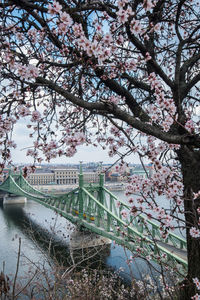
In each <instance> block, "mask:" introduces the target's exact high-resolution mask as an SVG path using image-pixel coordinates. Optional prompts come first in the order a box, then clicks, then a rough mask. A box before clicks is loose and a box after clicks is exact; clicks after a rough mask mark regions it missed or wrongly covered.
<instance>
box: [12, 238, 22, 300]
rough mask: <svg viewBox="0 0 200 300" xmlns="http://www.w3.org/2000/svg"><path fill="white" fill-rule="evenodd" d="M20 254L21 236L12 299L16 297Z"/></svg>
mask: <svg viewBox="0 0 200 300" xmlns="http://www.w3.org/2000/svg"><path fill="white" fill-rule="evenodd" d="M20 254H21V238H19V248H18V255H17V267H16V272H15V277H14V283H13V290H12V299H13V300H14V299H15V286H16V281H17V275H18V271H19V261H20Z"/></svg>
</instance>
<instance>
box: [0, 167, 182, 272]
mask: <svg viewBox="0 0 200 300" xmlns="http://www.w3.org/2000/svg"><path fill="white" fill-rule="evenodd" d="M0 190H1V191H4V192H7V193H10V194H14V195H17V196H25V197H27V198H29V199H32V200H34V201H37V202H38V203H40V204H42V205H44V206H46V207H47V208H50V209H52V210H54V211H55V212H57V213H58V214H60V215H61V216H63V217H65V218H66V219H67V220H69V221H71V222H72V223H73V224H76V225H79V226H83V227H85V228H86V229H88V230H90V231H92V232H94V233H97V234H99V235H101V236H103V237H107V238H109V239H111V240H113V241H115V242H116V243H117V244H120V245H122V246H125V247H126V248H128V249H129V250H130V251H132V252H133V253H135V254H136V256H141V257H142V256H143V257H147V256H148V257H150V258H151V259H152V260H155V261H157V262H159V263H161V262H162V263H163V264H166V265H167V266H170V267H172V268H173V270H175V271H177V272H179V273H180V274H182V275H184V274H185V273H186V269H187V258H186V256H187V249H186V247H187V245H186V241H185V240H184V239H183V238H181V237H179V236H178V235H175V234H174V233H173V232H169V234H168V236H167V238H166V239H164V238H163V237H162V235H161V232H160V228H159V225H157V224H155V223H154V222H152V221H151V220H148V219H147V218H146V217H145V216H143V215H138V216H133V215H132V214H131V210H130V206H129V205H128V204H127V203H125V202H123V201H121V200H120V199H117V197H116V196H115V195H114V194H113V193H111V192H110V191H109V190H107V189H106V188H105V187H104V178H103V174H100V181H99V185H88V186H87V185H84V183H83V174H82V172H80V175H79V187H77V188H76V189H74V190H72V191H70V192H68V193H66V194H63V195H59V196H58V195H50V194H46V193H43V192H41V191H38V190H37V189H35V188H34V187H32V186H31V185H30V184H29V183H28V181H27V180H26V179H25V178H24V177H23V176H22V174H21V173H20V174H15V173H11V172H10V174H9V176H8V177H7V178H6V179H5V181H4V182H3V183H2V184H1V185H0ZM122 211H125V212H126V215H127V217H126V218H123V215H122Z"/></svg>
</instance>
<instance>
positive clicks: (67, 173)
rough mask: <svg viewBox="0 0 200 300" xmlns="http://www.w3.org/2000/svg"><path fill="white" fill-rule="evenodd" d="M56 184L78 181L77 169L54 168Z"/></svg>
mask: <svg viewBox="0 0 200 300" xmlns="http://www.w3.org/2000/svg"><path fill="white" fill-rule="evenodd" d="M53 171H54V176H55V183H56V184H76V183H78V170H76V169H55V170H53Z"/></svg>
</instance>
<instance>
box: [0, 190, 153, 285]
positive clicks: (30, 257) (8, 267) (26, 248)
mask: <svg viewBox="0 0 200 300" xmlns="http://www.w3.org/2000/svg"><path fill="white" fill-rule="evenodd" d="M114 193H115V195H116V196H117V197H120V198H121V199H122V200H123V199H125V196H124V193H123V192H119V191H118V192H114ZM72 229H73V224H71V223H70V222H68V221H67V220H66V219H65V218H63V217H61V216H59V215H57V214H56V213H55V212H54V211H52V210H50V209H48V208H46V207H44V206H42V205H40V204H39V203H37V202H34V201H32V200H28V201H27V203H25V204H13V205H12V204H10V205H4V206H3V205H1V206H0V271H1V270H3V266H4V271H5V273H6V274H8V275H9V276H11V277H12V275H13V274H14V273H15V271H16V266H17V257H18V247H19V238H21V257H20V266H19V274H18V277H19V278H20V276H21V277H22V278H25V277H26V273H27V272H28V270H29V268H30V267H31V268H32V266H38V265H40V266H41V265H42V266H45V264H46V265H47V268H48V264H49V263H53V258H52V257H53V256H54V255H55V254H56V252H59V253H61V252H62V255H63V256H64V257H65V260H66V261H67V259H68V258H70V253H69V247H68V245H69V238H70V232H71V230H72ZM49 241H51V249H54V252H53V251H49V248H48V245H49ZM130 255H131V253H130V252H129V251H126V254H125V252H124V249H123V247H121V246H118V245H116V244H114V243H112V244H111V245H110V249H109V251H106V250H105V251H104V255H103V263H104V265H105V268H108V269H110V268H111V269H112V270H118V271H119V272H120V275H121V276H122V277H123V278H124V279H126V280H129V279H130V271H129V267H128V266H127V263H126V260H127V257H130ZM57 259H58V260H59V258H57ZM121 268H123V270H121ZM131 269H132V274H133V276H134V278H135V279H141V278H142V276H143V275H144V274H146V273H148V272H149V270H148V267H147V264H146V263H145V261H144V260H142V259H139V258H138V259H136V260H135V262H134V263H133V264H132V267H131Z"/></svg>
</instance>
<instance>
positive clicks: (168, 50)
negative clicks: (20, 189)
mask: <svg viewBox="0 0 200 300" xmlns="http://www.w3.org/2000/svg"><path fill="white" fill-rule="evenodd" d="M199 7H200V6H199V2H198V1H197V0H179V1H178V0H173V1H172V0H154V1H153V0H135V1H131V0H119V1H115V0H109V1H108V0H107V1H106V0H70V1H69V0H58V1H45V0H38V1H37V0H36V1H31V0H2V1H0V8H1V17H0V18H1V25H0V29H1V35H0V39H1V45H0V47H1V57H0V68H1V77H0V78H1V90H0V93H1V97H0V99H1V100H0V101H1V102H0V109H1V115H0V144H1V156H2V167H3V165H4V163H5V162H11V157H10V152H11V149H12V148H13V147H16V145H15V142H14V141H13V140H12V130H13V128H14V126H15V124H16V123H17V122H18V120H20V119H26V120H27V122H28V124H27V127H28V128H29V129H30V137H33V145H32V148H29V149H28V151H27V155H29V156H32V157H33V158H34V161H35V162H37V163H38V162H41V161H42V160H43V157H45V159H46V160H48V161H49V160H50V159H52V158H55V157H57V156H65V157H66V156H67V157H70V156H73V155H74V153H75V152H76V151H77V148H78V146H79V145H82V144H84V143H85V144H88V145H94V146H97V145H100V146H101V147H102V148H103V149H104V148H107V147H108V148H109V155H110V156H114V155H120V157H121V159H122V161H121V163H120V164H119V166H118V169H119V170H121V171H122V172H123V169H124V167H125V164H124V162H123V159H124V157H125V155H129V154H130V153H135V154H136V155H138V156H139V158H140V160H141V163H143V159H144V158H145V157H147V158H148V160H149V161H150V162H151V163H152V166H153V168H154V173H153V175H152V176H151V177H150V176H148V177H147V179H142V178H139V177H138V176H132V177H130V179H129V180H128V186H127V191H126V193H127V197H128V201H129V203H130V206H131V211H132V214H133V215H136V214H140V213H141V212H143V213H144V214H146V215H147V216H148V217H149V218H156V219H157V220H160V223H161V232H162V234H163V235H164V236H165V235H167V231H168V230H169V229H170V230H172V229H173V228H174V226H175V225H174V224H175V223H174V222H173V220H176V222H177V224H179V225H180V226H183V225H181V224H184V226H185V228H186V238H187V253H188V275H187V277H186V279H185V282H184V283H185V286H184V287H182V289H183V291H184V293H183V294H182V295H181V299H190V298H191V297H200V296H198V293H197V292H198V289H197V287H196V285H195V283H196V282H199V279H200V193H199V190H200V188H199V187H200V150H199V147H200V136H199V124H200V122H199V111H200V103H199V95H200V88H199V86H198V82H199V80H200V72H199V70H200V50H199V49H200V43H199V40H200V22H199V20H200V15H199ZM124 149H126V151H125V152H123V151H124ZM147 175H148V174H147ZM135 193H140V194H141V196H140V197H139V196H138V197H135V196H134V194H135ZM159 195H164V196H165V197H166V201H168V202H169V205H168V208H169V209H166V208H163V207H159V204H158V203H157V202H156V197H157V196H159ZM144 203H145V204H144ZM123 217H126V213H125V212H124V213H123ZM195 294H196V295H195ZM195 299H196V298H195Z"/></svg>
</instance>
